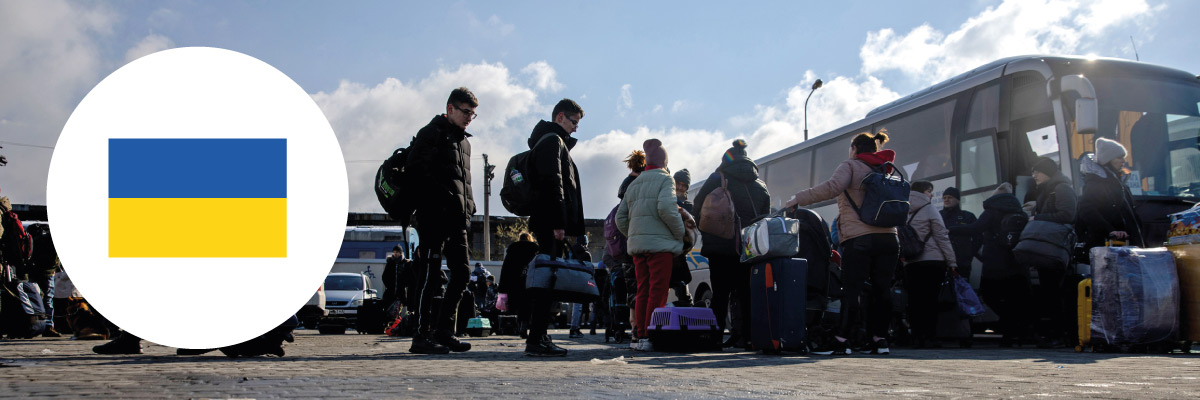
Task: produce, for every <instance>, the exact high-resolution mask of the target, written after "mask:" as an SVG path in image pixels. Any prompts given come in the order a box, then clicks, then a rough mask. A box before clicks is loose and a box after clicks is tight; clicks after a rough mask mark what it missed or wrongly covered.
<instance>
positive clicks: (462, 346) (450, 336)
mask: <svg viewBox="0 0 1200 400" xmlns="http://www.w3.org/2000/svg"><path fill="white" fill-rule="evenodd" d="M433 341H434V342H436V343H437V344H440V345H442V346H446V348H448V349H450V351H453V352H455V353H462V352H464V351H467V350H471V344H470V343H467V342H464V341H461V340H458V338H456V337H454V333H453V332H451V331H448V330H439V331H438V332H437V333H436V334H434V335H433Z"/></svg>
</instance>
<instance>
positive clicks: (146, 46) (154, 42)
mask: <svg viewBox="0 0 1200 400" xmlns="http://www.w3.org/2000/svg"><path fill="white" fill-rule="evenodd" d="M173 47H175V42H174V41H172V40H171V39H170V38H168V37H166V36H163V35H159V34H151V35H149V36H146V37H145V38H143V39H142V41H140V42H138V44H136V45H134V46H133V47H132V48H130V49H129V51H126V52H125V62H126V63H129V62H131V61H133V60H136V59H139V58H142V57H144V56H148V55H151V54H154V53H157V52H160V51H163V50H166V49H170V48H173Z"/></svg>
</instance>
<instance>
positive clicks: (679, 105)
mask: <svg viewBox="0 0 1200 400" xmlns="http://www.w3.org/2000/svg"><path fill="white" fill-rule="evenodd" d="M690 108H692V103H690V102H688V101H687V100H675V102H674V103H672V104H671V112H673V113H677V112H680V111H684V110H687V109H690Z"/></svg>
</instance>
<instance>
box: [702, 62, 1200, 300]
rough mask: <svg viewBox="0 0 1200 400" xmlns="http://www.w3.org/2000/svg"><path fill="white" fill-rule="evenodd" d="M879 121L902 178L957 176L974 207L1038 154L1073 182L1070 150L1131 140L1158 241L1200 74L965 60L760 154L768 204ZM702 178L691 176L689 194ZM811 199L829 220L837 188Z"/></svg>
mask: <svg viewBox="0 0 1200 400" xmlns="http://www.w3.org/2000/svg"><path fill="white" fill-rule="evenodd" d="M880 131H886V132H887V134H888V136H889V137H890V138H891V140H890V141H889V142H888V143H887V144H886V145H885V146H884V147H885V148H888V149H892V150H895V151H896V153H897V156H896V162H895V164H896V165H898V166H900V167H901V168H902V169H903V170H904V172H905V174H906V176H907V177H908V178H909V179H910V180H927V181H930V182H933V184H934V187H935V190H936V191H937V192H936V193H934V195H935V199H938V198H940V197H941V193H940V191H941V190H943V189H945V188H947V187H951V186H953V187H957V188H958V189H959V190H960V191H961V196H962V208H963V209H964V210H967V211H970V212H973V213H975V215H979V214H980V213H982V211H983V200H984V199H986V198H988V197H990V196H991V194H992V191H993V190H994V189H995V188H996V186H998V185H999V184H1001V183H1003V182H1009V183H1011V184H1013V185H1014V187H1015V189H1016V195H1017V198H1019V199H1024V198H1025V196H1026V194H1027V193H1028V192H1029V191H1030V189H1031V188H1032V187H1033V178H1032V177H1031V169H1032V167H1033V164H1034V162H1035V161H1036V160H1037V159H1038V157H1042V156H1045V157H1049V158H1052V159H1054V160H1055V161H1058V162H1059V164H1060V165H1061V169H1062V172H1063V174H1065V175H1066V176H1067V177H1069V178H1070V179H1071V180H1072V182H1073V183H1074V186H1075V189H1076V191H1077V192H1078V193H1081V192H1082V189H1083V179H1082V174H1081V173H1080V172H1079V160H1080V158H1081V157H1082V156H1084V155H1086V154H1088V153H1090V152H1092V151H1094V149H1093V146H1094V142H1095V139H1096V138H1097V137H1104V138H1108V139H1113V140H1117V141H1119V142H1121V143H1122V144H1123V145H1124V146H1125V148H1126V149H1128V151H1129V154H1128V157H1127V158H1126V160H1127V161H1128V164H1127V165H1128V166H1127V168H1129V169H1130V176H1129V178H1128V179H1127V181H1126V184H1127V185H1128V186H1129V188H1130V190H1131V191H1132V193H1133V195H1134V196H1133V197H1134V201H1135V212H1136V213H1137V214H1138V216H1139V217H1140V219H1141V221H1142V232H1144V236H1145V238H1146V243H1155V244H1157V243H1162V242H1165V241H1166V232H1167V229H1168V226H1169V222H1168V219H1167V215H1168V214H1170V213H1174V212H1178V211H1181V210H1183V209H1186V208H1188V207H1191V206H1192V205H1193V204H1194V203H1195V202H1196V200H1197V196H1200V145H1198V144H1200V76H1197V75H1195V74H1192V73H1188V72H1184V71H1180V70H1176V69H1171V68H1166V67H1162V66H1157V65H1153V64H1147V63H1142V62H1134V61H1129V60H1121V59H1109V58H1083V57H1065V56H1037V55H1030V56H1018V57H1010V58H1004V59H1000V60H997V61H994V62H991V63H988V64H986V65H983V66H980V67H978V68H975V69H972V70H970V71H967V72H965V73H963V74H961V75H958V76H956V77H953V78H950V79H949V80H946V81H944V82H941V83H938V84H936V85H934V86H931V87H929V88H926V89H923V90H920V91H918V92H916V93H913V94H911V95H908V96H905V97H902V98H900V99H897V100H895V101H893V102H891V103H888V104H885V105H883V106H880V107H878V108H876V109H874V110H872V111H871V112H869V113H867V115H866V117H865V118H863V119H861V120H858V121H855V122H852V123H850V124H847V125H845V126H843V127H841V128H838V129H835V130H833V131H830V132H827V133H825V134H823V135H820V136H817V137H816V138H813V139H811V140H808V141H803V142H800V143H798V144H795V145H792V146H790V147H787V148H785V149H783V150H780V151H778V152H775V153H772V154H769V155H767V156H764V157H760V158H758V159H757V160H756V162H757V163H758V167H759V175H760V178H761V179H762V180H763V181H764V182H766V184H767V188H768V190H769V191H770V193H771V203H772V206H773V207H775V208H779V207H782V205H783V204H784V203H785V202H786V201H787V200H788V199H789V198H791V196H792V195H793V194H795V193H796V192H798V191H800V190H802V189H806V188H809V187H812V186H813V185H815V184H819V183H821V182H824V181H825V180H827V179H829V178H830V177H831V176H832V175H833V170H834V169H835V168H836V167H837V166H838V163H840V162H841V161H843V160H845V159H846V157H847V155H846V154H847V149H848V148H849V147H850V140H851V139H852V138H853V136H854V135H856V134H858V133H860V132H880ZM703 183H704V182H697V183H694V184H693V185H692V187H691V189H690V191H691V198H695V196H696V193H697V192H698V191H699V188H700V186H701V185H703ZM933 204H934V206H935V207H936V208H938V209H939V210H940V209H941V207H942V203H941V202H940V201H934V202H933ZM811 208H812V209H813V210H814V211H816V212H817V213H818V214H820V215H821V217H822V218H824V219H825V221H827V222H829V221H833V220H834V218H835V217H836V216H837V202H836V199H835V200H828V201H825V202H821V203H817V204H814V205H812V206H811ZM979 270H980V268H973V272H975V271H979ZM973 275H974V274H973ZM973 278H974V279H973V281H974V282H978V277H977V276H976V277H973Z"/></svg>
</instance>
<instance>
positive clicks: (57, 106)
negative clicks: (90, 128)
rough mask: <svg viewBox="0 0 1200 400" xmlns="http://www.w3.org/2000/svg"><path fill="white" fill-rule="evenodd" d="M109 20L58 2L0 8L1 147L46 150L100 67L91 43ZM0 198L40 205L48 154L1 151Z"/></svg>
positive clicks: (101, 11)
mask: <svg viewBox="0 0 1200 400" xmlns="http://www.w3.org/2000/svg"><path fill="white" fill-rule="evenodd" d="M116 22H117V17H116V16H115V15H113V14H112V13H111V12H110V11H108V10H107V9H105V8H104V7H103V6H97V5H92V4H91V3H84V4H79V3H74V2H65V1H58V0H48V1H38V2H24V1H3V2H0V88H4V89H3V90H4V92H3V94H2V95H0V120H4V121H6V122H5V124H4V126H5V129H4V132H3V136H4V139H5V140H7V141H12V142H17V143H28V144H36V145H45V146H53V145H54V143H55V142H56V141H57V138H58V134H59V132H60V131H61V130H62V127H63V124H65V123H66V121H67V117H68V116H69V115H70V113H71V110H72V109H74V107H75V104H76V103H77V102H78V101H79V99H80V98H81V97H82V96H83V94H84V93H85V92H86V91H87V90H88V89H89V88H91V87H92V85H94V84H95V83H96V82H97V81H98V80H99V79H100V76H101V74H102V73H103V71H104V70H105V69H106V68H108V65H106V63H105V62H104V60H102V58H101V52H100V49H101V48H102V46H101V45H100V44H99V43H98V42H99V41H101V40H103V39H105V38H107V37H109V36H110V35H111V34H112V31H113V27H114V25H115V24H116ZM0 154H4V155H5V156H6V157H7V158H8V161H9V164H8V166H6V167H3V168H0V182H3V191H4V192H3V193H4V195H6V196H10V197H11V198H12V199H13V201H14V202H17V203H34V204H45V198H46V175H47V172H48V171H49V166H50V154H51V152H50V150H48V149H41V148H33V147H21V146H15V145H6V146H4V149H3V150H0Z"/></svg>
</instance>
